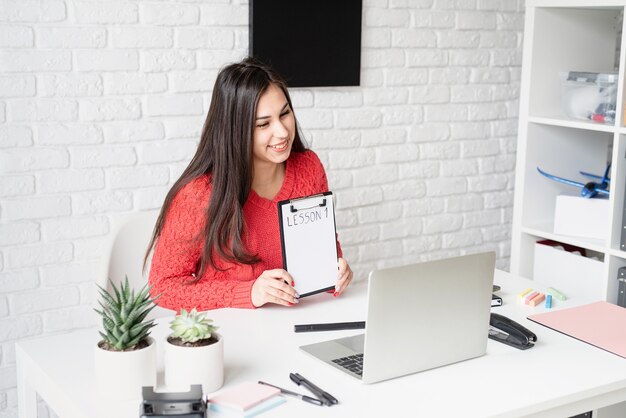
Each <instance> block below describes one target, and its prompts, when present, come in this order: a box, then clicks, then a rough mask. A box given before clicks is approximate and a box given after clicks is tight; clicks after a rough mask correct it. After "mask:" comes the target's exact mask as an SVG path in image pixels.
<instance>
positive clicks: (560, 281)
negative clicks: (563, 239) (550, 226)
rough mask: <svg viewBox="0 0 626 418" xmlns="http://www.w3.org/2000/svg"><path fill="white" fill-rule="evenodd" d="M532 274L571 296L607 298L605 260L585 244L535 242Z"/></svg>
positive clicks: (538, 280)
mask: <svg viewBox="0 0 626 418" xmlns="http://www.w3.org/2000/svg"><path fill="white" fill-rule="evenodd" d="M600 256H601V255H600ZM533 276H534V280H536V281H537V282H538V283H541V284H542V285H543V286H545V287H553V288H555V289H558V290H559V291H562V292H563V293H564V294H565V295H567V296H568V297H575V298H577V299H579V300H589V301H597V300H603V299H604V291H603V283H602V281H603V279H602V278H603V276H604V263H603V261H602V260H600V257H599V255H598V254H593V255H591V257H589V256H588V254H587V251H586V250H585V249H584V248H579V247H573V246H570V245H567V244H563V243H559V242H555V241H549V240H543V241H538V242H536V243H535V263H534V269H533Z"/></svg>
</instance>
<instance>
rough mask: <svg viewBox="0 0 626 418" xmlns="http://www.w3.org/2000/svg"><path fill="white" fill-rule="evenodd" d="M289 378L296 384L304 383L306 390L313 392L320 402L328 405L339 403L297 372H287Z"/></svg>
mask: <svg viewBox="0 0 626 418" xmlns="http://www.w3.org/2000/svg"><path fill="white" fill-rule="evenodd" d="M289 378H290V379H291V380H292V381H293V382H294V383H295V384H296V385H298V386H300V385H304V386H305V387H306V388H307V389H308V390H310V391H311V392H313V393H314V394H315V396H317V397H318V398H319V399H320V400H322V402H324V403H325V404H326V405H328V406H333V405H336V404H338V403H339V401H338V400H337V399H336V398H335V397H334V396H333V395H331V394H330V393H328V392H326V391H324V390H322V389H320V388H319V387H317V386H315V385H314V384H313V382H311V381H310V380H308V379H307V378H306V377H304V376H302V375H301V374H299V373H289Z"/></svg>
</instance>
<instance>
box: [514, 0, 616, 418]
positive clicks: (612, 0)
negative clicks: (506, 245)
mask: <svg viewBox="0 0 626 418" xmlns="http://www.w3.org/2000/svg"><path fill="white" fill-rule="evenodd" d="M625 8H626V0H619V1H617V0H570V1H567V0H527V2H526V22H525V31H524V51H523V53H524V55H523V62H522V83H521V97H520V115H519V131H518V147H517V168H516V185H515V202H514V215H513V234H512V247H511V272H512V273H514V274H518V275H520V276H523V277H527V278H530V279H533V269H534V262H535V256H534V254H535V243H536V242H537V241H542V240H546V239H549V240H553V241H557V242H560V243H563V244H569V245H574V246H577V247H581V248H584V249H585V250H587V251H588V252H589V253H591V254H593V255H594V256H597V257H598V259H599V260H600V261H601V263H602V269H601V273H599V275H600V277H596V278H589V280H594V282H595V283H596V284H597V285H598V286H600V287H601V288H600V289H597V290H598V291H599V293H600V294H602V295H603V296H604V299H605V300H607V301H609V302H613V303H615V302H616V301H617V284H618V282H617V270H618V268H620V267H623V266H626V252H624V251H620V249H619V245H620V234H621V229H622V216H623V205H624V190H625V189H626V122H625V121H624V117H623V114H624V97H625V96H624V91H625V86H626V76H625V71H624V70H625V68H626V49H625V46H626V39H625V37H624V34H626V30H624V27H623V24H624V23H623V22H624V19H623V16H624V9H625ZM620 45H621V46H620ZM618 46H619V47H618ZM616 67H617V68H616ZM568 71H589V72H600V73H606V72H615V71H618V95H617V106H616V107H617V109H616V110H617V115H616V121H615V123H613V124H601V123H596V122H591V121H589V122H587V121H583V120H574V119H570V118H568V117H567V116H566V115H565V112H564V111H563V108H562V104H561V80H560V78H559V74H561V73H565V72H568ZM608 162H611V163H612V166H611V173H610V177H611V187H610V190H611V194H610V198H609V213H608V215H607V216H608V217H609V222H610V225H611V227H610V233H609V235H608V236H606V238H605V239H601V240H598V239H587V238H581V237H575V236H565V235H559V234H555V233H554V232H553V226H554V211H555V202H556V196H557V195H559V194H561V193H565V194H574V193H576V189H574V188H573V187H571V186H567V185H562V184H559V183H556V182H553V181H550V180H548V179H546V178H544V177H543V176H541V175H540V174H539V173H538V172H537V170H536V167H537V166H539V167H541V168H542V169H544V170H545V171H548V172H550V173H553V174H555V175H559V176H561V177H567V178H574V179H577V180H579V181H581V182H583V183H585V182H586V181H588V180H584V177H581V176H580V175H578V171H579V170H584V171H587V172H596V173H599V174H602V173H603V171H604V169H605V167H606V164H607V163H608ZM584 221H585V220H584V219H581V222H584ZM577 279H581V278H577ZM583 279H585V278H583ZM574 285H575V284H574ZM563 290H564V291H565V292H567V289H563ZM621 406H622V409H620V411H623V410H624V409H623V407H624V405H621ZM613 409H615V408H613ZM598 416H599V417H602V418H604V417H612V416H618V415H617V413H615V412H611V411H610V410H608V409H607V410H604V409H603V410H600V411H597V413H596V414H595V415H594V417H598ZM619 416H626V414H624V415H619Z"/></svg>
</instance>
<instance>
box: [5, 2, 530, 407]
mask: <svg viewBox="0 0 626 418" xmlns="http://www.w3.org/2000/svg"><path fill="white" fill-rule="evenodd" d="M523 17H524V13H523V0H364V11H363V32H362V35H363V36H362V43H363V48H362V71H361V86H360V87H346V88H315V89H313V88H308V89H306V88H303V89H294V90H293V91H292V97H293V100H294V104H295V110H296V114H297V116H298V117H299V121H300V123H301V126H302V128H303V131H304V134H305V137H306V139H307V141H308V142H309V144H310V145H311V146H312V148H313V149H314V150H315V151H316V152H318V154H319V155H320V157H321V159H322V161H323V162H324V164H325V165H326V168H327V170H328V178H329V182H330V186H331V189H333V190H334V191H335V193H336V195H337V226H338V229H339V235H340V238H341V240H342V243H343V247H344V252H345V256H346V258H347V259H348V260H349V261H350V263H351V265H352V267H353V269H354V270H355V272H356V278H357V279H363V278H365V277H366V273H367V272H368V270H369V269H371V268H375V267H383V266H392V265H398V264H402V263H408V262H414V261H418V260H427V259H432V258H438V257H445V256H451V255H458V254H462V253H465V252H471V251H479V250H486V249H495V250H496V251H497V253H498V267H500V268H505V269H506V268H507V267H508V259H509V249H510V244H509V236H510V224H511V214H512V201H513V172H514V165H515V147H516V139H515V136H516V131H517V122H516V115H517V106H518V102H517V99H518V94H519V79H520V68H519V66H520V62H521V42H522V30H523ZM247 24H248V2H247V1H246V0H184V1H183V0H180V1H169V2H153V1H148V0H133V1H130V0H128V1H126V0H108V1H93V0H88V1H87V0H85V1H83V0H0V382H1V383H0V418H2V417H13V416H16V415H17V412H16V402H17V401H16V391H15V354H14V346H13V342H14V341H15V340H16V339H20V338H25V337H30V336H36V335H42V334H46V333H54V332H62V331H67V330H71V329H74V328H80V327H87V326H91V325H93V323H94V322H93V321H94V316H93V315H92V314H91V312H92V311H91V304H92V303H93V300H92V294H93V283H94V281H95V279H96V278H95V272H96V271H97V269H98V263H99V261H100V257H101V256H102V253H103V250H104V248H105V244H106V238H107V235H108V234H109V232H110V230H111V222H112V220H113V219H114V218H115V217H116V216H117V215H119V214H120V213H124V212H132V211H138V210H148V209H154V208H157V207H159V206H160V204H161V203H162V199H163V197H164V195H165V193H166V192H167V190H168V188H169V186H170V185H171V184H172V182H173V181H175V179H176V178H177V176H178V175H179V174H180V172H181V170H182V169H183V168H184V166H185V164H186V162H187V161H188V160H189V158H190V157H191V155H192V154H193V152H194V150H195V146H196V143H197V140H198V137H199V135H200V130H201V128H202V123H203V121H204V116H205V114H206V111H207V109H208V105H209V101H210V94H211V89H212V85H213V82H214V80H215V77H216V75H217V72H218V70H219V68H220V67H222V66H223V65H224V64H226V63H228V62H232V61H236V60H239V59H240V58H242V57H243V56H245V55H246V52H247V46H248V30H247ZM40 412H41V416H48V411H47V409H46V407H45V406H42V408H41V410H40Z"/></svg>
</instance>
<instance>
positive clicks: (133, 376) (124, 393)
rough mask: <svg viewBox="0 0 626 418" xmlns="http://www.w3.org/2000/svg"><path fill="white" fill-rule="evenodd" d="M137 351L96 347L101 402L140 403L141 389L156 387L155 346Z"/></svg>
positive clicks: (151, 343) (151, 341)
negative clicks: (102, 400)
mask: <svg viewBox="0 0 626 418" xmlns="http://www.w3.org/2000/svg"><path fill="white" fill-rule="evenodd" d="M148 343H149V345H148V346H147V347H144V348H142V349H141V350H135V351H107V350H103V349H101V348H100V347H98V345H97V344H96V347H95V350H94V366H95V372H96V389H97V391H98V392H97V393H98V396H99V397H100V398H102V399H110V400H118V401H125V400H131V399H141V397H142V394H141V387H142V386H156V381H157V371H156V342H155V341H154V339H153V338H151V337H148Z"/></svg>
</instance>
